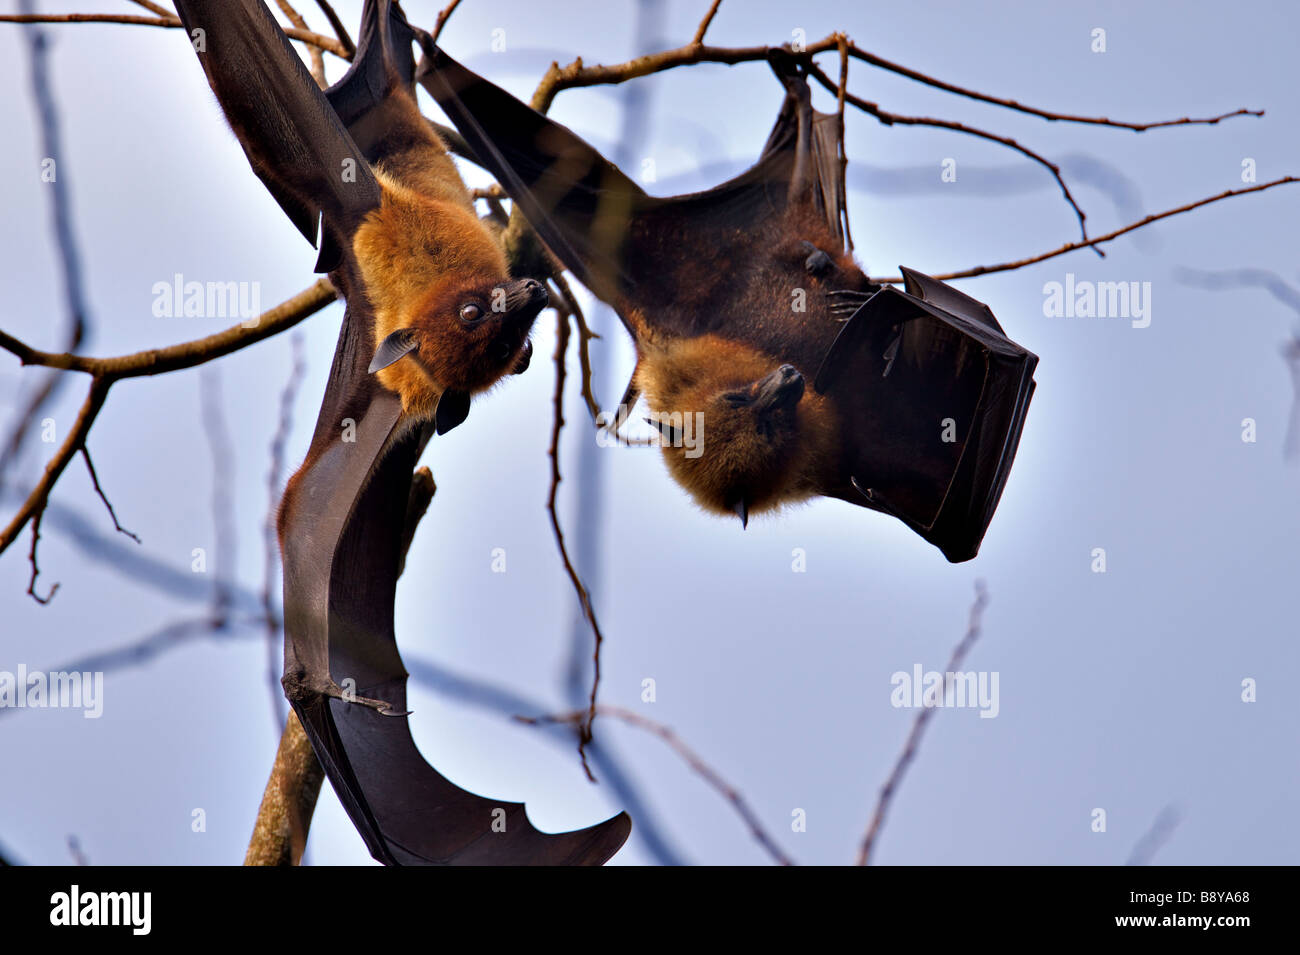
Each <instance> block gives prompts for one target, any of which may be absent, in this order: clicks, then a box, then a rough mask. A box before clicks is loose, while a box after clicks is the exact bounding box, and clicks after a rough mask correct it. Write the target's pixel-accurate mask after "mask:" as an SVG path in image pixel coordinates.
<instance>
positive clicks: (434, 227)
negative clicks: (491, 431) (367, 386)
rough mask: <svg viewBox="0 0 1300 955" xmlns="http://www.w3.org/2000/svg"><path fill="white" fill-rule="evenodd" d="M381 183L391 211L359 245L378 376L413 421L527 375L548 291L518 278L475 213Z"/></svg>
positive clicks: (373, 218) (363, 230)
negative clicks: (448, 400)
mask: <svg viewBox="0 0 1300 955" xmlns="http://www.w3.org/2000/svg"><path fill="white" fill-rule="evenodd" d="M379 178H380V182H381V183H382V184H383V186H384V196H383V202H382V204H381V206H380V208H378V209H376V210H375V211H374V212H372V213H371V214H370V216H369V217H368V218H367V219H366V221H365V222H364V223H363V224H362V226H361V227H360V228H359V229H358V230H357V233H356V236H355V238H354V240H353V248H354V251H355V253H356V257H357V261H358V263H359V264H360V266H361V271H362V276H363V278H364V280H365V285H366V294H367V296H368V297H369V298H370V300H371V304H372V306H373V308H374V314H375V325H374V336H375V343H374V344H375V358H374V361H373V362H372V364H371V366H370V367H371V371H373V372H377V373H378V375H379V380H380V383H381V384H383V385H384V387H385V388H388V389H389V390H391V391H395V392H397V393H398V394H399V395H401V396H402V407H403V410H404V412H405V413H406V414H408V415H414V416H417V417H420V418H427V417H429V416H430V415H431V414H432V412H433V409H434V408H435V407H436V406H437V402H438V399H439V397H440V396H441V395H442V393H443V392H445V391H456V392H460V393H463V394H467V395H468V394H474V393H477V392H480V391H483V390H485V389H487V388H489V387H491V386H492V385H493V384H494V383H496V381H498V380H499V379H500V378H501V377H502V376H503V375H506V374H510V373H512V372H519V371H522V370H523V368H524V367H526V365H527V360H528V357H529V355H530V354H531V346H530V345H529V343H528V333H529V331H530V330H531V329H532V326H533V321H534V320H535V319H536V318H537V315H538V313H539V312H540V311H541V310H542V309H543V308H545V307H546V303H547V294H546V288H545V286H543V285H542V284H541V283H540V282H538V281H536V280H534V279H515V280H512V279H511V278H510V275H509V272H508V270H507V268H506V261H505V256H504V254H503V253H502V251H501V248H500V246H499V245H498V243H497V241H496V239H495V238H493V236H492V234H491V233H490V232H489V231H488V229H487V227H486V226H484V225H483V223H482V222H480V221H479V219H478V217H477V216H476V215H474V212H473V210H472V209H471V208H467V207H464V206H462V205H460V204H459V203H456V202H453V201H441V200H438V199H431V198H429V197H427V196H425V195H421V194H418V193H415V192H413V191H411V190H409V189H406V188H404V187H403V186H401V185H399V184H397V183H396V182H395V181H394V180H391V179H389V178H388V177H386V176H384V175H383V174H382V173H380V176H379ZM407 356H409V357H407Z"/></svg>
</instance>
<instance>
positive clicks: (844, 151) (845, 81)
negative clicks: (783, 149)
mask: <svg viewBox="0 0 1300 955" xmlns="http://www.w3.org/2000/svg"><path fill="white" fill-rule="evenodd" d="M848 44H849V38H848V37H846V36H845V35H844V34H843V33H841V34H840V42H839V47H840V86H839V91H838V92H837V93H836V96H835V115H836V118H837V123H838V125H839V136H840V157H839V158H840V196H841V202H843V201H845V199H844V197H847V196H848V194H849V180H848V175H849V153H848V147H847V146H846V145H845V136H846V133H845V126H844V98H845V96H847V95H848V92H849V45H848ZM837 216H838V218H839V225H841V226H843V228H844V247H845V248H846V249H848V251H850V252H852V251H853V232H852V230H850V228H849V216H848V210H847V208H846V207H844V206H841V207H840V210H839V212H838V213H837Z"/></svg>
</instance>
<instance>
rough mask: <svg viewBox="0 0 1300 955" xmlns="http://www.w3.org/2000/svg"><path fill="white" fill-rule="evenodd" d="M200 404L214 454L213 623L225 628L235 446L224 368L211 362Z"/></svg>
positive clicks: (230, 588) (230, 598) (231, 570)
mask: <svg viewBox="0 0 1300 955" xmlns="http://www.w3.org/2000/svg"><path fill="white" fill-rule="evenodd" d="M199 399H200V400H199V408H200V418H201V419H202V422H203V433H204V435H205V436H206V437H207V440H208V449H209V451H210V452H211V454H212V467H211V469H210V473H211V475H212V527H213V533H214V535H215V537H216V548H215V549H216V554H215V555H214V561H213V563H214V569H213V574H212V626H213V629H225V627H226V623H227V621H228V620H229V618H230V608H231V606H232V605H233V603H234V585H235V567H236V566H237V560H236V548H237V546H238V544H237V542H236V537H235V509H234V498H233V493H234V483H235V463H234V462H235V448H234V444H233V443H232V442H231V440H230V429H229V428H227V427H226V416H225V412H224V409H223V406H222V391H221V372H220V369H219V367H218V366H215V365H207V366H205V367H204V368H203V370H202V371H201V372H200V373H199Z"/></svg>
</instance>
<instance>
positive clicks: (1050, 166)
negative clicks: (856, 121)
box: [809, 64, 1105, 255]
mask: <svg viewBox="0 0 1300 955" xmlns="http://www.w3.org/2000/svg"><path fill="white" fill-rule="evenodd" d="M809 73H810V74H811V75H812V76H813V77H814V78H815V79H816V80H817V82H819V83H821V84H822V86H824V87H825V88H826V89H828V90H830V91H831V92H832V93H835V94H836V95H838V94H839V92H840V88H839V87H837V86H836V84H835V83H834V82H832V81H831V78H830V77H829V76H827V75H826V74H825V73H824V72H823V71H822V69H821V68H820V67H818V66H817V65H816V64H812V65H810V66H809ZM844 98H845V99H846V100H847V101H848V102H849V103H852V104H853V105H854V106H855V107H857V108H858V109H860V110H862V112H864V113H866V114H867V115H868V116H872V117H874V118H875V119H878V120H879V121H880V122H881V123H883V124H884V125H886V126H893V125H899V126H930V127H933V128H935V129H948V130H952V131H953V132H956V133H964V134H966V135H967V136H975V137H977V138H979V139H987V140H988V141H989V142H994V143H998V144H1000V145H1002V146H1006V147H1007V148H1008V149H1014V150H1015V151H1016V152H1018V153H1020V154H1021V155H1022V156H1026V157H1028V158H1029V159H1032V160H1033V161H1034V162H1036V163H1038V164H1039V165H1040V166H1042V167H1043V168H1044V169H1046V170H1047V171H1048V172H1050V173H1051V174H1052V178H1054V179H1055V180H1056V184H1057V185H1058V186H1060V188H1061V194H1062V195H1063V196H1064V197H1065V201H1066V203H1068V204H1069V206H1070V208H1071V209H1073V210H1074V214H1075V216H1076V217H1077V218H1078V220H1079V232H1080V235H1081V236H1082V240H1087V238H1088V227H1087V224H1086V220H1087V218H1088V216H1087V214H1086V213H1084V211H1083V209H1082V208H1081V207H1080V206H1079V203H1078V202H1076V201H1075V199H1074V196H1073V194H1071V192H1070V187H1069V186H1068V185H1066V182H1065V177H1064V176H1062V175H1061V167H1060V166H1058V165H1057V164H1056V163H1054V162H1052V161H1051V160H1050V159H1048V158H1047V157H1046V156H1043V155H1042V154H1040V153H1037V152H1035V151H1034V150H1032V149H1030V148H1029V147H1027V146H1022V145H1021V144H1020V143H1019V142H1017V141H1016V140H1014V139H1012V138H1011V137H1010V136H1000V135H998V134H997V133H990V132H988V131H986V130H983V129H979V128H977V127H975V126H967V125H966V124H965V123H958V122H956V121H954V120H948V119H934V118H932V117H927V116H904V115H902V114H901V113H891V112H889V111H887V110H884V109H881V108H880V106H879V105H877V104H876V103H872V102H870V101H868V100H865V99H863V98H862V97H860V96H854V95H853V94H852V93H849V92H847V91H846V92H845V93H844ZM1093 251H1095V252H1096V253H1097V254H1098V255H1105V253H1104V252H1102V251H1101V250H1100V249H1098V248H1096V247H1095V246H1094V247H1093Z"/></svg>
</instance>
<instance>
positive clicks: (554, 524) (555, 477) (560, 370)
mask: <svg viewBox="0 0 1300 955" xmlns="http://www.w3.org/2000/svg"><path fill="white" fill-rule="evenodd" d="M568 350H569V320H568V317H567V316H566V315H563V314H559V313H557V318H556V336H555V399H554V405H555V408H554V420H553V423H552V426H551V449H550V458H551V490H550V493H549V494H548V495H547V497H546V510H547V511H548V512H549V513H550V515H551V530H552V531H553V532H554V533H555V545H556V547H557V548H558V549H559V551H560V559H561V560H562V561H563V562H564V570H565V573H567V574H568V575H569V581H570V582H571V583H572V584H573V589H574V591H575V592H576V593H577V595H578V601H579V603H581V604H582V614H583V616H584V617H586V618H587V622H588V623H589V624H591V632H592V635H593V636H594V637H595V640H596V646H595V650H594V651H593V652H592V656H591V659H592V664H593V666H594V672H593V674H592V678H591V698H590V703H589V705H588V707H587V716H586V719H585V720H583V721H582V723H581V725H580V726H579V727H578V755H579V757H581V759H582V771H583V772H584V773H586V774H587V778H588V779H590V780H591V781H592V782H593V783H594V782H595V781H596V777H595V776H594V775H592V772H591V767H590V766H589V765H588V764H587V743H589V742H590V741H591V724H592V723H593V722H594V721H595V719H596V692H597V690H598V689H599V687H600V646H601V644H602V643H604V641H605V638H604V636H603V635H602V634H601V632H600V624H598V623H597V622H596V612H595V610H593V609H592V606H591V596H590V595H589V594H588V593H587V588H586V587H585V586H584V585H583V583H582V579H581V578H580V577H579V576H578V572H577V571H576V570H575V569H574V567H573V561H571V560H570V559H569V551H568V548H566V547H565V545H564V531H563V530H562V529H561V528H560V518H559V515H558V514H557V513H556V509H555V500H556V497H557V496H558V495H559V492H560V481H561V480H562V478H561V477H560V433H561V432H562V431H563V429H564V379H565V368H564V358H565V354H566V353H567V352H568Z"/></svg>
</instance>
